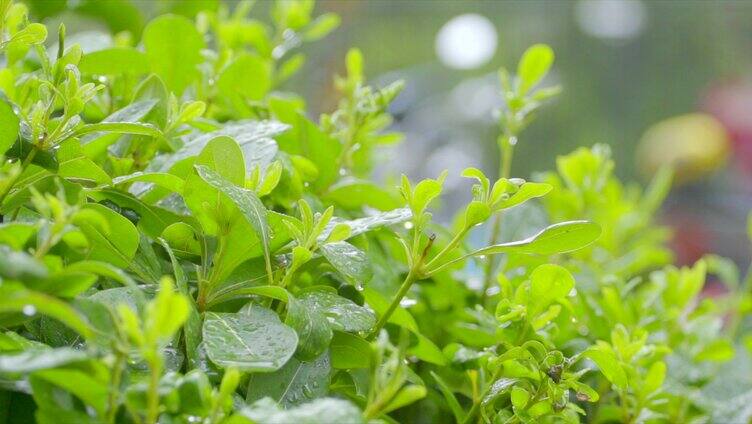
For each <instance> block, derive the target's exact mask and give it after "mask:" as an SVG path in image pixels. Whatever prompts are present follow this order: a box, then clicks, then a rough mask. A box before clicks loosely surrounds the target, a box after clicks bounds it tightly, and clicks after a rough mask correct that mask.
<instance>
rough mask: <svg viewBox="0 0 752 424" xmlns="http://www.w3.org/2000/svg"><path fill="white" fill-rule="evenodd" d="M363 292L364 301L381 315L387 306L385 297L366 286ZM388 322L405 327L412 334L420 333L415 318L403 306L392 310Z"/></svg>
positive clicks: (387, 302)
mask: <svg viewBox="0 0 752 424" xmlns="http://www.w3.org/2000/svg"><path fill="white" fill-rule="evenodd" d="M363 294H364V295H365V298H366V302H367V303H368V305H369V306H371V307H372V308H373V310H374V311H376V314H377V315H381V314H383V313H384V312H386V310H387V308H388V307H389V301H388V300H387V299H385V298H384V297H383V296H382V295H381V294H380V293H379V292H377V291H376V290H374V289H373V288H371V287H366V288H365V290H364V291H363ZM388 322H390V323H392V324H396V325H399V326H400V327H403V328H406V329H408V330H410V331H411V332H413V333H414V334H419V333H420V331H419V330H418V324H416V322H415V318H413V316H412V315H410V312H408V311H406V310H405V308H403V307H401V306H398V307H397V309H395V310H394V313H392V316H390V317H389V321H388Z"/></svg>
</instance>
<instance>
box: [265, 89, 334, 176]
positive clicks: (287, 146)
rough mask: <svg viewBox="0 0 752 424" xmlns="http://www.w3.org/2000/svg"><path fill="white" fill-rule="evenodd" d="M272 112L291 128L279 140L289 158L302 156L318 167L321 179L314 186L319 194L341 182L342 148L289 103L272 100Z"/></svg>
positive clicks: (270, 105)
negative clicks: (340, 160) (339, 166)
mask: <svg viewBox="0 0 752 424" xmlns="http://www.w3.org/2000/svg"><path fill="white" fill-rule="evenodd" d="M269 108H270V109H271V111H272V113H273V114H274V116H275V117H276V118H277V119H279V120H280V121H281V122H284V123H286V124H289V125H290V126H291V129H290V131H287V132H285V133H284V134H280V136H278V137H277V141H278V142H279V145H280V147H281V148H282V149H283V150H284V151H285V152H287V153H289V154H296V155H302V156H304V157H305V158H307V159H309V160H310V161H311V162H313V163H314V165H316V168H317V170H318V175H317V177H316V179H315V181H314V182H313V184H312V186H313V188H314V189H316V190H322V189H324V188H326V187H329V185H331V184H332V183H334V182H335V181H336V180H337V179H338V178H339V169H338V168H337V164H338V163H339V162H338V160H339V155H340V152H341V150H342V147H341V144H340V143H339V142H338V141H337V139H335V138H334V137H332V136H330V135H329V134H327V133H325V132H324V131H322V130H321V129H320V128H319V127H318V125H316V124H315V123H313V122H311V121H310V120H309V119H308V118H306V117H305V115H304V114H303V113H301V112H300V111H299V110H298V108H297V107H296V106H295V105H294V104H293V103H292V102H289V101H286V100H284V99H279V98H272V99H271V100H270V102H269Z"/></svg>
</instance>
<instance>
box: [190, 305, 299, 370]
mask: <svg viewBox="0 0 752 424" xmlns="http://www.w3.org/2000/svg"><path fill="white" fill-rule="evenodd" d="M202 333H203V338H204V341H203V344H204V348H205V349H206V354H207V356H208V357H209V359H210V360H211V361H212V362H213V363H215V364H216V365H218V366H220V367H223V368H229V367H233V368H237V369H238V370H241V371H247V372H254V371H256V372H269V371H276V370H278V369H280V368H281V367H282V366H283V365H284V364H285V363H287V361H288V360H289V359H290V358H291V357H292V355H293V354H294V353H295V349H296V348H297V345H298V336H297V335H296V333H295V331H294V330H293V329H292V328H290V327H288V326H287V325H285V324H283V323H282V322H281V321H280V320H279V318H278V317H277V314H275V313H274V312H273V311H271V310H269V309H266V308H263V307H261V306H258V305H251V307H250V308H248V309H247V310H246V311H244V312H241V313H236V314H230V313H215V312H207V313H206V316H205V317H204V326H203V329H202Z"/></svg>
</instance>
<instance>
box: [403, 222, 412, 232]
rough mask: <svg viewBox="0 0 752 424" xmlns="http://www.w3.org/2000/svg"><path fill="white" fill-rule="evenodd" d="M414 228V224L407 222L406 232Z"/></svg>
mask: <svg viewBox="0 0 752 424" xmlns="http://www.w3.org/2000/svg"><path fill="white" fill-rule="evenodd" d="M412 228H413V223H412V222H405V229H406V230H410V229H412Z"/></svg>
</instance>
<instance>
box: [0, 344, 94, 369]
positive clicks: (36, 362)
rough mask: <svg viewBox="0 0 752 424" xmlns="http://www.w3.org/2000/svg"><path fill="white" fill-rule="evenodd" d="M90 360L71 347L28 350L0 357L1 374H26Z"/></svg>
mask: <svg viewBox="0 0 752 424" xmlns="http://www.w3.org/2000/svg"><path fill="white" fill-rule="evenodd" d="M89 359H91V358H90V356H89V354H88V353H87V352H85V351H82V350H76V349H72V348H69V347H62V348H58V349H26V350H24V351H23V352H18V353H12V354H2V355H0V374H26V373H30V372H34V371H39V370H44V369H49V368H57V367H61V366H64V365H68V364H72V363H76V362H84V361H88V360H89Z"/></svg>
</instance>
